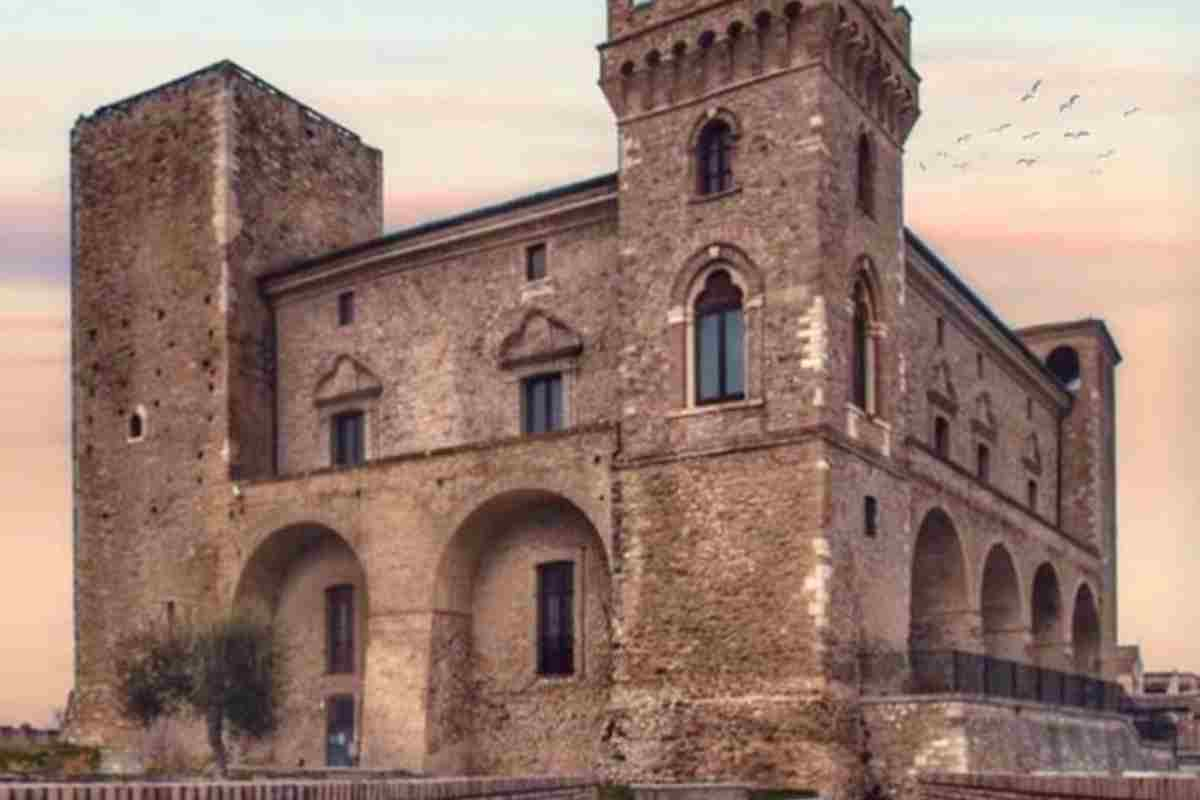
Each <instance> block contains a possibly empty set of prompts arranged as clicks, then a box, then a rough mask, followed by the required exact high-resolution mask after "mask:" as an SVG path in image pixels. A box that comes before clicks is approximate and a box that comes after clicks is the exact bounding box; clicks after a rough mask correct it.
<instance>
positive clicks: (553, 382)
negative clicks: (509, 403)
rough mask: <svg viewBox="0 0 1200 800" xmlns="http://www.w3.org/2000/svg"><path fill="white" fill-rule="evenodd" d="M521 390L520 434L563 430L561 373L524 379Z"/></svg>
mask: <svg viewBox="0 0 1200 800" xmlns="http://www.w3.org/2000/svg"><path fill="white" fill-rule="evenodd" d="M522 390H523V391H522V394H523V397H522V399H521V403H522V406H523V408H522V413H521V430H522V433H526V434H531V433H547V432H549V431H560V430H562V429H563V397H562V373H558V372H556V373H553V374H550V375H537V376H535V377H532V378H526V379H525V380H524V381H523V383H522Z"/></svg>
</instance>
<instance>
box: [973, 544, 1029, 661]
mask: <svg viewBox="0 0 1200 800" xmlns="http://www.w3.org/2000/svg"><path fill="white" fill-rule="evenodd" d="M981 586H982V588H981V589H980V592H979V606H980V609H981V610H982V613H983V646H984V650H985V651H986V652H987V654H988V655H990V656H995V657H997V658H1006V659H1009V660H1012V661H1024V660H1025V657H1026V647H1027V645H1028V641H1029V629H1028V628H1026V627H1025V625H1024V624H1023V623H1022V620H1021V583H1020V581H1019V580H1018V578H1017V568H1016V565H1015V564H1014V562H1013V559H1012V556H1011V555H1010V554H1009V552H1008V548H1006V547H1005V546H1004V545H1002V544H996V545H993V546H992V549H991V550H989V551H988V555H987V558H986V559H985V560H984V564H983V578H982V580H981Z"/></svg>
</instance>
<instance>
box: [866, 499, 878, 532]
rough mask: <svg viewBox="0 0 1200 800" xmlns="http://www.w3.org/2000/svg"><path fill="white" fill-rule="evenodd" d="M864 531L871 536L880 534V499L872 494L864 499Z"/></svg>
mask: <svg viewBox="0 0 1200 800" xmlns="http://www.w3.org/2000/svg"><path fill="white" fill-rule="evenodd" d="M863 532H864V533H865V534H866V535H867V536H869V537H871V538H875V536H877V535H878V534H879V501H878V500H877V499H875V498H874V497H872V496H870V495H867V496H866V497H865V498H864V499H863Z"/></svg>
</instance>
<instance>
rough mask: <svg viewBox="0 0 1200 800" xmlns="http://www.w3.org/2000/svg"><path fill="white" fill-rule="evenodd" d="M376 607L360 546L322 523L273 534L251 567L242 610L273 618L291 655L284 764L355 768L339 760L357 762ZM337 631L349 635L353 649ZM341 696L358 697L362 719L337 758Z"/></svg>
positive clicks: (238, 598) (281, 749)
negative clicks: (334, 744)
mask: <svg viewBox="0 0 1200 800" xmlns="http://www.w3.org/2000/svg"><path fill="white" fill-rule="evenodd" d="M333 590H337V593H336V599H334V597H333V595H331V591H333ZM369 602H370V595H369V591H368V586H367V575H366V570H365V569H364V568H363V564H362V562H361V561H360V559H359V557H358V554H357V553H356V552H355V550H354V548H353V546H352V545H351V544H350V542H349V541H348V540H347V539H346V538H344V537H343V536H342V535H341V534H340V533H338V532H337V531H335V530H334V529H333V528H330V527H327V526H326V525H323V524H320V523H317V522H308V521H306V522H298V523H294V524H291V525H288V526H286V527H283V528H279V529H276V530H274V531H272V532H271V533H269V534H267V535H266V536H264V537H263V538H262V539H261V540H260V541H259V542H258V543H257V546H256V547H255V548H254V550H253V551H252V553H251V554H250V557H249V558H248V559H247V560H246V562H245V564H244V565H243V567H242V570H241V573H240V574H239V576H238V580H237V585H236V587H235V589H234V594H233V606H234V609H235V610H237V611H238V612H241V613H246V614H250V615H253V616H257V617H259V618H261V619H266V620H269V621H270V623H271V626H272V628H273V629H274V630H275V635H276V637H277V639H278V640H279V641H280V643H281V645H282V647H283V650H284V652H285V653H286V665H287V666H286V673H285V675H286V684H285V687H284V692H283V694H284V696H283V702H282V705H283V711H282V714H281V719H282V722H281V726H280V729H279V731H278V732H277V734H276V736H275V738H274V741H273V753H272V757H273V760H274V761H275V762H276V763H283V764H291V763H297V762H298V761H299V759H304V760H305V762H306V763H309V764H314V765H319V764H325V763H326V759H327V757H329V758H333V759H335V761H334V762H333V763H334V764H335V765H338V766H348V765H349V764H348V763H347V762H342V761H337V760H336V759H339V758H346V759H351V758H356V757H357V755H358V753H359V751H360V748H361V743H362V736H361V731H362V727H363V726H362V719H363V707H364V705H365V701H366V698H365V696H364V691H363V690H364V675H365V673H366V667H367V654H368V651H369V643H368V627H367V618H368V609H369ZM331 603H336V607H331ZM335 631H340V632H342V633H343V634H347V633H348V637H349V638H348V641H349V644H347V643H346V642H347V638H346V636H345V635H338V634H337V633H335ZM343 647H345V648H346V650H348V651H349V652H346V651H345V650H343V649H342V648H343ZM343 654H344V657H342V656H343ZM336 697H345V698H350V699H351V701H350V702H351V703H352V705H353V708H354V711H353V719H354V721H353V726H352V729H351V733H350V734H349V736H348V738H347V739H346V740H345V741H344V744H343V746H342V747H341V748H339V749H338V750H337V751H336V752H332V751H327V749H326V732H327V731H326V725H327V719H326V714H327V713H332V709H331V707H330V706H329V704H330V703H331V702H332V699H333V698H336Z"/></svg>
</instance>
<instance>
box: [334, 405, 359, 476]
mask: <svg viewBox="0 0 1200 800" xmlns="http://www.w3.org/2000/svg"><path fill="white" fill-rule="evenodd" d="M331 430H332V438H333V441H332V451H333V454H332V455H333V458H332V460H333V465H334V466H335V467H349V466H354V465H355V464H361V463H363V460H364V455H363V413H362V412H361V411H348V412H346V413H344V414H338V415H336V416H335V417H334V418H333V425H332V429H331Z"/></svg>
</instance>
